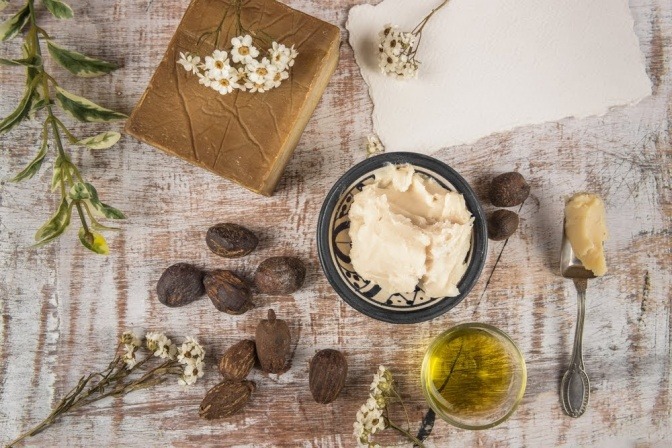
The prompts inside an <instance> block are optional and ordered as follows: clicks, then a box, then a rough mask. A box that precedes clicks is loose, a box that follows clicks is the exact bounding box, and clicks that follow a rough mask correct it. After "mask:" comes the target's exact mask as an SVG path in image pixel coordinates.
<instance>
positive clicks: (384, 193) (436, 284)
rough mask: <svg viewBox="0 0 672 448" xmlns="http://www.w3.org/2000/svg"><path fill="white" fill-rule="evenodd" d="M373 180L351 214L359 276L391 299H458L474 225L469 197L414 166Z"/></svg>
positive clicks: (390, 169) (388, 170) (387, 170)
mask: <svg viewBox="0 0 672 448" xmlns="http://www.w3.org/2000/svg"><path fill="white" fill-rule="evenodd" d="M373 174H374V179H373V181H372V182H371V183H369V184H367V185H366V186H364V188H363V189H362V191H361V192H359V193H357V194H356V195H355V196H354V200H353V203H352V206H351V207H350V211H349V214H348V216H349V218H350V231H349V234H350V239H351V241H352V247H351V249H350V259H351V261H352V266H353V268H354V269H355V271H356V272H357V273H358V274H359V275H360V276H361V277H362V278H364V279H366V280H369V281H372V282H374V283H376V284H377V285H378V286H380V287H381V288H382V289H383V290H384V291H386V292H388V293H390V294H394V293H409V292H413V291H414V290H415V289H416V287H417V286H419V287H420V288H422V289H423V290H424V292H425V293H426V294H427V295H429V296H431V297H455V296H457V295H459V294H460V291H459V289H458V287H457V284H458V283H459V281H460V280H461V279H462V277H463V276H464V273H465V272H466V270H467V263H466V261H467V254H468V253H469V249H470V247H471V234H472V228H473V222H474V218H473V217H472V215H471V212H469V210H468V209H467V206H466V204H465V200H464V197H463V196H462V195H461V194H460V193H457V192H454V191H449V190H447V189H446V188H444V187H443V186H441V185H440V184H439V183H438V182H436V181H435V180H433V179H431V178H429V177H427V176H424V175H422V174H420V173H417V172H416V171H415V169H414V168H413V166H412V165H410V164H403V165H392V164H390V165H386V166H384V167H383V168H380V169H378V170H376V171H374V172H373Z"/></svg>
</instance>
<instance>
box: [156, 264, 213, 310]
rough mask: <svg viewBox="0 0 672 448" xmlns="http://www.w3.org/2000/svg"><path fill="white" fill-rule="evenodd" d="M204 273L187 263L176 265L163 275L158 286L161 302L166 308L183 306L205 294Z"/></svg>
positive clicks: (157, 290)
mask: <svg viewBox="0 0 672 448" xmlns="http://www.w3.org/2000/svg"><path fill="white" fill-rule="evenodd" d="M204 275H205V274H204V272H203V271H201V270H200V269H199V268H197V267H196V266H194V265H191V264H187V263H177V264H174V265H172V266H170V267H168V269H166V270H165V271H163V274H162V275H161V278H160V279H159V282H158V283H157V284H156V293H157V294H158V296H159V302H161V303H163V304H164V305H166V306H170V307H178V306H183V305H186V304H188V303H191V302H193V301H194V300H197V299H199V298H200V297H202V296H203V294H205V287H204V286H203V276H204Z"/></svg>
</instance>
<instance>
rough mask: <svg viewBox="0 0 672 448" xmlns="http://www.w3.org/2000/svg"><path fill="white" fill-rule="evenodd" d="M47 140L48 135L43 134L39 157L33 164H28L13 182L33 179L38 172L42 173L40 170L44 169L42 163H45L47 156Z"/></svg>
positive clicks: (36, 157)
mask: <svg viewBox="0 0 672 448" xmlns="http://www.w3.org/2000/svg"><path fill="white" fill-rule="evenodd" d="M48 147H49V146H48V145H47V138H46V135H44V134H43V137H42V145H41V146H40V151H39V152H38V153H37V156H35V158H34V159H33V161H32V162H30V163H29V164H28V166H26V167H25V168H24V169H23V170H22V171H21V172H20V173H19V174H17V175H16V176H14V178H13V179H12V182H21V181H22V180H25V179H30V178H31V177H33V176H34V175H35V174H36V173H37V172H38V171H40V168H41V167H42V162H44V157H45V156H46V155H47V149H48Z"/></svg>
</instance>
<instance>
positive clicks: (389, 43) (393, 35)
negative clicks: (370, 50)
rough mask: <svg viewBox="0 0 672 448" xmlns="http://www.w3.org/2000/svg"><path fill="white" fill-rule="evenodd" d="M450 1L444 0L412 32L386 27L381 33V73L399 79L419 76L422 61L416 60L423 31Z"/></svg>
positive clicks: (379, 51)
mask: <svg viewBox="0 0 672 448" xmlns="http://www.w3.org/2000/svg"><path fill="white" fill-rule="evenodd" d="M449 1H450V0H444V1H443V2H442V3H441V4H440V5H439V6H437V7H436V8H434V9H432V11H431V12H430V13H429V14H427V16H425V18H424V19H422V21H420V23H418V25H416V27H415V28H413V30H412V31H410V32H409V31H401V30H399V27H397V26H395V25H391V24H389V23H388V24H387V25H385V27H384V28H383V30H382V31H381V32H380V33H379V37H380V44H379V45H378V66H379V67H380V71H381V73H383V74H384V75H387V76H392V77H395V78H397V79H411V78H415V77H417V76H418V70H419V69H420V61H418V60H417V59H416V58H415V55H416V54H417V52H418V48H419V47H420V41H421V40H422V30H423V29H424V28H425V25H427V22H429V19H431V18H432V16H433V15H434V14H435V13H436V12H437V11H438V10H440V9H441V8H443V7H444V6H446V5H447V4H448V2H449Z"/></svg>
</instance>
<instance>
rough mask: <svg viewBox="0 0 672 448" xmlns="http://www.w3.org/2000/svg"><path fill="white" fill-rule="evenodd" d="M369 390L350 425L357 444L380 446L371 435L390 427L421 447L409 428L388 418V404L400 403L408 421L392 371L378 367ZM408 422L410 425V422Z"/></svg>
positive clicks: (360, 445)
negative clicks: (367, 396) (366, 397)
mask: <svg viewBox="0 0 672 448" xmlns="http://www.w3.org/2000/svg"><path fill="white" fill-rule="evenodd" d="M369 390H370V393H369V398H368V399H367V400H366V403H364V404H363V405H362V407H361V408H359V411H357V417H356V420H355V423H353V425H352V426H353V428H354V432H353V434H354V436H355V438H356V439H357V446H358V447H366V448H380V445H379V444H378V443H376V442H374V441H373V440H372V437H373V435H374V434H376V433H377V432H378V431H382V430H384V429H386V428H392V429H394V430H396V431H398V432H399V433H401V434H403V435H404V437H406V438H407V439H408V440H409V441H410V442H412V443H413V444H414V446H418V447H421V448H423V447H424V445H423V444H422V442H421V441H420V440H418V438H416V437H414V436H413V435H412V434H411V433H410V430H407V429H404V428H402V427H401V426H399V425H397V424H396V423H394V422H393V421H392V420H390V412H389V406H390V405H391V404H392V403H401V405H402V407H403V409H404V413H405V414H406V420H407V421H408V412H406V407H405V406H404V402H403V400H402V399H401V396H400V395H399V393H398V392H397V391H396V389H395V388H394V379H393V377H392V372H390V371H389V370H388V369H386V368H385V367H384V366H380V367H378V372H376V373H375V374H374V375H373V382H372V383H371V386H370V387H369ZM408 424H409V426H410V422H408Z"/></svg>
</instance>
